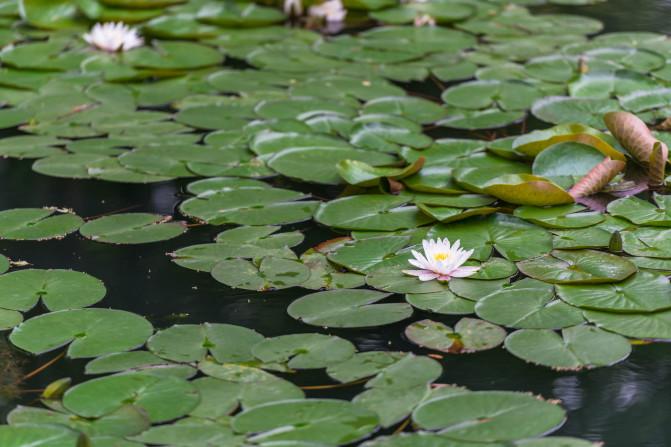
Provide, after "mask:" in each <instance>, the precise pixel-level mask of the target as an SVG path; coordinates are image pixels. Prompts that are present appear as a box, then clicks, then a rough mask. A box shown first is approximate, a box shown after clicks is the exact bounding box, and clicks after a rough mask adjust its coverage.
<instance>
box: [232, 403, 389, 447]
mask: <svg viewBox="0 0 671 447" xmlns="http://www.w3.org/2000/svg"><path fill="white" fill-rule="evenodd" d="M377 424H378V417H377V415H376V414H375V413H374V412H372V411H370V410H367V409H365V408H363V407H361V406H359V405H356V404H353V403H351V402H348V401H344V400H335V399H308V400H285V401H281V402H276V403H270V404H265V405H259V406H257V407H254V408H251V409H249V410H246V411H244V412H242V413H240V414H239V415H237V416H236V417H235V418H234V419H233V421H232V426H233V429H234V430H235V431H236V432H239V433H245V434H250V435H251V434H255V435H253V436H251V439H253V440H254V441H256V442H260V441H282V440H285V441H305V442H316V443H325V444H349V443H352V442H355V441H357V440H359V439H361V438H364V437H365V436H367V435H368V434H370V433H371V432H373V431H374V430H375V428H376V427H377ZM280 427H283V428H284V429H283V430H278V428H280Z"/></svg>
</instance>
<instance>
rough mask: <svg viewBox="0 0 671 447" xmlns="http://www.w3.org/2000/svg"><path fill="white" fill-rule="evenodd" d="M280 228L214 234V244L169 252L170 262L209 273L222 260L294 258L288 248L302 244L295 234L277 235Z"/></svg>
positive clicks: (271, 227)
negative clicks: (271, 257)
mask: <svg viewBox="0 0 671 447" xmlns="http://www.w3.org/2000/svg"><path fill="white" fill-rule="evenodd" d="M279 229H280V227H274V226H256V227H237V228H234V229H232V230H227V231H224V232H222V233H219V235H217V238H216V241H215V243H213V244H198V245H191V246H188V247H184V248H180V249H179V250H177V251H175V252H173V253H168V255H169V256H170V257H171V258H172V260H173V262H174V263H175V264H177V265H179V266H181V267H186V268H189V269H192V270H197V271H205V272H211V271H212V268H213V267H214V265H215V264H216V263H217V262H219V261H221V260H224V259H231V258H246V259H256V258H263V257H265V256H274V257H277V258H286V259H295V258H296V254H295V253H294V252H293V251H292V250H291V249H290V248H289V247H293V246H295V245H298V244H300V243H301V242H302V241H303V234H302V233H300V232H298V231H292V232H287V233H277V231H279Z"/></svg>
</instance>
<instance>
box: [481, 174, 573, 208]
mask: <svg viewBox="0 0 671 447" xmlns="http://www.w3.org/2000/svg"><path fill="white" fill-rule="evenodd" d="M482 191H483V192H485V193H487V194H489V195H492V196H494V197H498V198H499V199H502V200H505V201H506V202H509V203H514V204H517V205H532V206H548V205H562V204H565V203H573V197H571V196H570V195H569V194H568V193H567V192H566V191H565V190H564V189H563V188H561V187H560V186H559V185H556V184H555V183H553V182H551V181H550V180H548V179H546V178H544V177H540V176H537V175H530V174H506V175H502V176H500V177H495V178H493V179H491V180H489V181H488V182H487V183H485V184H484V185H483V187H482Z"/></svg>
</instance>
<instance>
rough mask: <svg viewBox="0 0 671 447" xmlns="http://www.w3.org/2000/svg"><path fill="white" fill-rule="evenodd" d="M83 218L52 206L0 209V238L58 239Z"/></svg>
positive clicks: (74, 229) (79, 223) (73, 228)
mask: <svg viewBox="0 0 671 447" xmlns="http://www.w3.org/2000/svg"><path fill="white" fill-rule="evenodd" d="M83 223H84V220H83V219H82V218H81V217H79V216H77V215H76V214H74V213H71V212H69V211H65V212H61V211H58V210H56V209H53V208H15V209H11V210H5V211H0V238H2V239H12V240H32V241H39V240H44V239H54V238H56V239H60V238H63V237H65V236H67V235H68V234H70V233H72V232H74V231H77V229H78V228H79V227H80V226H81V225H82V224H83Z"/></svg>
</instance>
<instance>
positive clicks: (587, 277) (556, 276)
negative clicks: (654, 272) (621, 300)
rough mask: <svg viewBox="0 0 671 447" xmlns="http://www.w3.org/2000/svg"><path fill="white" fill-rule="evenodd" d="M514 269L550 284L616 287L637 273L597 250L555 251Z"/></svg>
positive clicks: (629, 265)
mask: <svg viewBox="0 0 671 447" xmlns="http://www.w3.org/2000/svg"><path fill="white" fill-rule="evenodd" d="M517 267H518V268H519V269H520V271H521V272H522V273H524V274H525V275H527V276H530V277H532V278H535V279H539V280H541V281H545V282H549V283H553V284H585V283H586V284H596V283H615V282H620V281H622V280H624V279H626V278H628V277H629V276H631V275H633V274H634V273H635V272H636V270H637V269H636V266H635V265H634V264H632V263H631V262H630V261H628V260H627V259H626V258H623V257H620V256H617V255H613V254H610V253H604V252H600V251H596V250H554V251H553V252H552V253H550V254H549V255H545V256H542V257H540V258H536V259H530V260H527V261H522V262H519V263H518V264H517Z"/></svg>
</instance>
